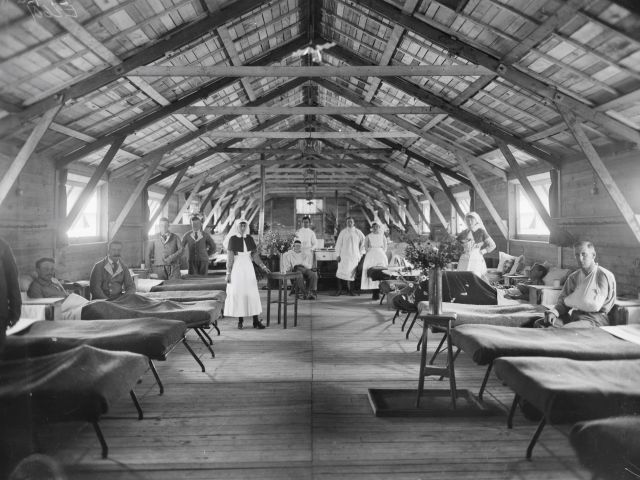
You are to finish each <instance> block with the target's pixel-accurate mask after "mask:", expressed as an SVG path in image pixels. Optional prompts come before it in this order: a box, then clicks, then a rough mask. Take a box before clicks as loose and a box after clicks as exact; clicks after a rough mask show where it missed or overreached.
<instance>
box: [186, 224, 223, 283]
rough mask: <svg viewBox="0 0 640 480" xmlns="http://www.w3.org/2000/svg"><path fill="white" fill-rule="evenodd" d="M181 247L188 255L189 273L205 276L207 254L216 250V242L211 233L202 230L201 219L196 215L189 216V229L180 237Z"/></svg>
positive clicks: (207, 262) (207, 264) (207, 267)
mask: <svg viewBox="0 0 640 480" xmlns="http://www.w3.org/2000/svg"><path fill="white" fill-rule="evenodd" d="M182 247H183V248H186V250H187V254H188V257H189V275H200V276H203V277H204V276H206V275H207V272H208V271H209V255H210V254H212V253H214V252H215V251H216V244H215V243H214V241H213V238H211V235H209V234H208V233H207V232H205V231H203V230H202V220H200V217H198V216H197V215H194V216H193V217H191V231H190V232H187V233H185V234H184V236H183V237H182Z"/></svg>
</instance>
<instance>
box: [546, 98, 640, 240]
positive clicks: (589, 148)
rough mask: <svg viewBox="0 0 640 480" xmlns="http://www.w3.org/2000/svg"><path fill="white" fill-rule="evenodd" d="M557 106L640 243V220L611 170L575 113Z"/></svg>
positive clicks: (562, 106) (560, 105)
mask: <svg viewBox="0 0 640 480" xmlns="http://www.w3.org/2000/svg"><path fill="white" fill-rule="evenodd" d="M556 106H557V107H558V111H559V112H560V114H561V115H562V117H563V118H564V121H565V122H567V126H568V127H569V129H570V130H571V133H572V134H573V136H574V138H575V139H576V142H577V143H578V145H579V146H580V148H581V149H582V151H583V152H584V155H585V157H587V161H588V162H589V163H590V164H591V168H593V171H594V172H595V173H596V175H598V178H599V179H600V181H601V182H602V183H603V185H604V187H605V189H606V190H607V193H608V194H609V196H610V197H611V199H612V200H613V203H615V205H616V207H617V208H618V210H619V211H620V213H621V214H622V216H623V217H624V219H625V221H626V222H627V225H629V228H630V229H631V232H632V233H633V235H634V236H635V238H636V241H637V242H639V243H640V219H639V218H638V215H636V213H635V212H634V211H633V209H632V208H631V205H630V204H629V202H628V201H627V199H626V197H625V196H624V193H622V191H621V190H620V188H619V187H618V184H617V183H616V182H615V180H614V179H613V177H612V176H611V174H610V173H609V170H608V169H607V167H606V165H605V164H604V162H603V161H602V159H601V158H600V155H598V152H596V149H595V148H594V147H593V145H592V144H591V142H590V141H589V138H588V137H587V135H586V134H585V133H584V130H583V128H582V125H581V124H580V122H578V121H577V119H576V117H575V115H574V113H573V112H571V111H569V110H568V109H566V108H565V107H564V105H562V104H558V103H557V104H556Z"/></svg>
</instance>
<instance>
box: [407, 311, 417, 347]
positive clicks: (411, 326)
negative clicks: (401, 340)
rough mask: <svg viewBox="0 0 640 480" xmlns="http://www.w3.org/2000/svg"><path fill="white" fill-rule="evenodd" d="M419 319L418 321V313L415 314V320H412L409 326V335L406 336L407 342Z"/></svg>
mask: <svg viewBox="0 0 640 480" xmlns="http://www.w3.org/2000/svg"><path fill="white" fill-rule="evenodd" d="M417 319H418V312H416V313H415V315H414V316H413V320H411V323H410V324H409V328H407V334H406V335H405V338H406V339H407V340H409V333H411V329H412V328H413V326H414V325H415V323H416V320H417Z"/></svg>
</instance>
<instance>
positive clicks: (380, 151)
mask: <svg viewBox="0 0 640 480" xmlns="http://www.w3.org/2000/svg"><path fill="white" fill-rule="evenodd" d="M216 151H217V152H218V153H250V154H254V155H258V154H260V153H265V154H270V155H307V154H306V153H303V152H302V151H301V150H300V149H299V148H297V149H296V148H240V147H230V148H220V149H218V150H216ZM345 152H346V153H353V154H357V155H362V154H370V155H390V154H392V153H393V152H394V149H393V148H373V147H371V148H368V147H367V148H342V149H337V148H323V149H322V151H321V155H322V156H323V157H324V156H326V155H332V156H333V155H344V154H345Z"/></svg>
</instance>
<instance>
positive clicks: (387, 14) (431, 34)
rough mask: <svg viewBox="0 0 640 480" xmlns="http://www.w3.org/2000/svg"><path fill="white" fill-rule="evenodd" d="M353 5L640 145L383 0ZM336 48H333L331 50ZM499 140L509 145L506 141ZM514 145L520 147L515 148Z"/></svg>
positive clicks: (610, 122) (598, 116) (638, 136)
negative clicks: (371, 12)
mask: <svg viewBox="0 0 640 480" xmlns="http://www.w3.org/2000/svg"><path fill="white" fill-rule="evenodd" d="M354 2H355V3H356V4H358V5H360V6H362V7H365V8H367V9H369V10H371V11H373V12H376V13H377V14H378V15H381V16H383V17H384V18H388V19H390V20H391V21H392V22H395V23H397V24H399V25H402V26H403V27H404V28H406V29H407V30H411V31H412V32H415V33H416V34H418V35H420V36H422V37H423V38H425V39H427V40H429V41H431V42H434V43H435V44H437V45H440V46H441V47H443V48H445V49H446V50H448V51H450V52H455V54H456V55H458V56H459V57H462V58H465V59H467V60H469V61H471V62H473V63H475V64H477V65H482V66H483V67H485V68H488V69H489V70H492V71H494V72H496V73H497V74H498V75H500V76H501V77H502V78H504V79H506V80H508V81H509V82H511V83H513V84H514V85H517V86H519V87H522V88H525V89H527V90H529V91H531V92H533V93H535V94H537V95H540V96H541V97H543V98H544V99H546V100H547V102H549V104H552V103H558V104H560V105H562V106H564V107H565V108H568V109H569V110H570V111H573V112H575V114H576V115H578V116H579V117H580V118H581V119H582V120H583V121H585V120H586V121H590V122H593V123H595V124H597V125H599V126H601V127H602V128H604V129H606V130H607V131H608V132H609V133H610V134H611V135H613V136H614V137H616V138H620V137H622V138H624V139H626V140H630V141H632V142H634V143H636V144H638V145H640V132H638V131H637V130H635V129H633V128H630V127H629V126H627V125H625V124H624V123H622V122H620V121H618V120H615V119H613V118H611V117H610V116H608V115H606V114H604V113H602V112H598V111H597V110H595V109H593V108H591V107H589V106H587V105H585V104H584V103H582V102H580V101H578V100H576V99H574V98H572V97H570V96H568V95H563V94H561V93H559V92H558V91H557V89H556V88H554V87H551V86H549V85H547V84H546V83H544V82H543V81H541V80H539V79H537V78H535V77H533V76H531V75H529V74H527V73H525V72H523V71H520V70H518V69H517V67H516V66H515V65H513V64H511V63H509V62H502V61H501V60H500V59H498V58H495V57H494V56H492V55H489V54H488V53H486V52H484V51H482V50H480V49H479V48H476V47H473V46H471V45H469V44H467V43H465V42H463V41H461V40H459V39H458V38H456V37H453V36H451V35H449V34H447V33H446V32H444V31H442V30H440V29H438V28H435V27H433V26H431V25H428V24H426V23H424V22H423V21H421V20H419V19H417V18H415V17H413V16H411V15H407V14H406V13H404V12H402V11H401V10H400V9H399V8H397V7H396V6H394V5H391V4H389V3H387V2H385V1H383V0H354ZM334 48H335V47H334ZM502 140H504V141H506V142H508V143H510V142H509V141H508V140H507V139H505V138H502ZM512 145H513V146H515V147H517V148H520V147H519V146H518V145H516V144H513V143H512Z"/></svg>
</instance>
